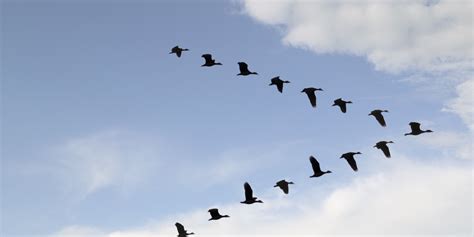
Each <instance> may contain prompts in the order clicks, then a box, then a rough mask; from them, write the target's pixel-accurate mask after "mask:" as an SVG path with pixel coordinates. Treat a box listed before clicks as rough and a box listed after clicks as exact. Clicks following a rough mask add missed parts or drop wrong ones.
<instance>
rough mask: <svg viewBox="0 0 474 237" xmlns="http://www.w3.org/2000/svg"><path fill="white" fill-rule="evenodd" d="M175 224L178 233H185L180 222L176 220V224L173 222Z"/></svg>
mask: <svg viewBox="0 0 474 237" xmlns="http://www.w3.org/2000/svg"><path fill="white" fill-rule="evenodd" d="M174 225H175V226H176V229H177V230H178V233H179V234H180V235H182V234H185V233H186V230H185V229H184V226H183V225H181V224H180V223H178V222H176V224H174Z"/></svg>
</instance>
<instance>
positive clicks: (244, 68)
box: [237, 62, 258, 76]
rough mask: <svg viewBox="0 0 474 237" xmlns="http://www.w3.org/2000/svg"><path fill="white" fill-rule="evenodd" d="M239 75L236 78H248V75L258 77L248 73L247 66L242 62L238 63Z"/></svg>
mask: <svg viewBox="0 0 474 237" xmlns="http://www.w3.org/2000/svg"><path fill="white" fill-rule="evenodd" d="M238 64H239V70H240V73H239V74H237V76H248V75H250V74H255V75H258V73H256V72H251V71H249V66H248V65H247V64H246V63H244V62H238Z"/></svg>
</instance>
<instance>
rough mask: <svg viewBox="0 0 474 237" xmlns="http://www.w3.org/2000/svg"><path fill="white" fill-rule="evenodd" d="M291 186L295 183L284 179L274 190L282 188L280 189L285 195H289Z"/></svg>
mask: <svg viewBox="0 0 474 237" xmlns="http://www.w3.org/2000/svg"><path fill="white" fill-rule="evenodd" d="M289 184H294V183H293V182H287V181H286V180H284V179H283V180H280V181H278V182H277V183H276V184H275V186H273V187H274V188H276V187H280V189H281V190H283V193H285V194H288V192H289V189H288V188H289V186H288V185H289Z"/></svg>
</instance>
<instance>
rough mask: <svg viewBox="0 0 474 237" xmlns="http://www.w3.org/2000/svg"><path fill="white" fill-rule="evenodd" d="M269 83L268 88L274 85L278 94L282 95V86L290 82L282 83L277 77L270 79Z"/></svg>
mask: <svg viewBox="0 0 474 237" xmlns="http://www.w3.org/2000/svg"><path fill="white" fill-rule="evenodd" d="M271 82H272V83H270V84H269V86H272V85H276V87H277V89H278V91H279V92H280V93H283V84H285V83H290V81H283V80H282V79H280V77H279V76H277V77H274V78H272V79H271Z"/></svg>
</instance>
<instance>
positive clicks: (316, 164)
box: [309, 156, 332, 178]
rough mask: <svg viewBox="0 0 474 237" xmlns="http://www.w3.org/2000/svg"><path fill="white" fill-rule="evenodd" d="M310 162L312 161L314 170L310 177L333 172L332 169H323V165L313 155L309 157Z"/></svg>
mask: <svg viewBox="0 0 474 237" xmlns="http://www.w3.org/2000/svg"><path fill="white" fill-rule="evenodd" d="M309 162H311V167H312V168H313V172H314V174H313V175H311V176H309V177H310V178H315V177H320V176H323V175H325V174H329V173H332V172H331V171H330V170H328V171H322V170H321V167H320V166H319V162H318V161H317V160H316V158H314V157H313V156H310V157H309Z"/></svg>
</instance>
